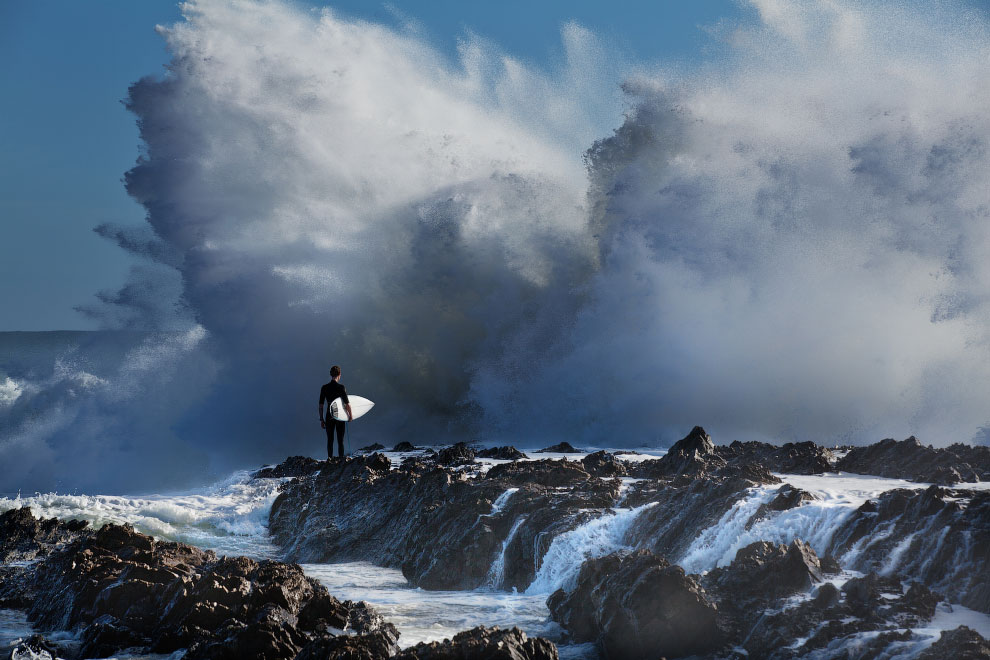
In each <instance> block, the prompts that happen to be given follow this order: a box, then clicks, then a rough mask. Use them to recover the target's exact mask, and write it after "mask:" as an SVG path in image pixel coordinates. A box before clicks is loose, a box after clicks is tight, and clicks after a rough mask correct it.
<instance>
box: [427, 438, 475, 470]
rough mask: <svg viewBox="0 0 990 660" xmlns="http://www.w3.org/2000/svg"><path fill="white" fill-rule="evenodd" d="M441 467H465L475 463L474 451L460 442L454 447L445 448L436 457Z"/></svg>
mask: <svg viewBox="0 0 990 660" xmlns="http://www.w3.org/2000/svg"><path fill="white" fill-rule="evenodd" d="M435 460H436V462H437V464H439V465H465V464H468V463H474V450H473V449H471V448H470V447H468V446H467V444H466V443H463V442H458V443H457V444H455V445H454V446H452V447H445V448H444V449H441V450H440V451H439V452H437V455H436V457H435Z"/></svg>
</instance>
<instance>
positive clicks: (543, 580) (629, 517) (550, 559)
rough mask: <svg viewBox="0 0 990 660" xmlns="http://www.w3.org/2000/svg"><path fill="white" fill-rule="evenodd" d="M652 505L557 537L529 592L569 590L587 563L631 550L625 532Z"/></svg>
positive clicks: (614, 512) (619, 512)
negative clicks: (582, 566)
mask: <svg viewBox="0 0 990 660" xmlns="http://www.w3.org/2000/svg"><path fill="white" fill-rule="evenodd" d="M653 506H656V503H653V502H651V503H649V504H644V505H642V506H638V507H636V508H635V509H613V510H612V513H610V514H608V513H607V514H604V515H601V516H599V517H596V518H594V519H592V520H589V521H588V522H586V523H584V524H583V525H581V526H580V527H577V528H575V529H572V530H571V531H569V532H564V533H563V534H560V535H559V536H557V537H556V538H554V540H553V541H552V542H551V543H550V547H549V548H548V549H547V552H546V554H545V555H543V559H542V561H541V562H540V567H539V569H538V570H537V572H536V577H535V578H534V579H533V582H532V583H531V584H530V585H529V587H528V588H527V589H526V593H527V594H551V593H553V592H554V591H556V590H557V589H568V588H570V587H572V586H573V583H574V581H575V580H577V576H578V572H579V571H580V570H581V564H582V563H583V562H584V561H586V560H588V559H594V558H597V557H604V556H605V555H607V554H610V553H612V552H615V551H617V550H628V549H630V547H629V546H628V545H627V544H626V543H625V537H626V532H627V531H629V527H630V526H631V525H632V524H633V522H635V520H636V518H637V516H639V514H640V513H641V512H642V511H644V510H646V509H649V508H650V507H653Z"/></svg>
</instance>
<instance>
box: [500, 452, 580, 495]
mask: <svg viewBox="0 0 990 660" xmlns="http://www.w3.org/2000/svg"><path fill="white" fill-rule="evenodd" d="M487 477H488V479H501V480H504V481H507V482H509V483H511V484H515V485H521V484H539V485H541V486H548V487H550V488H559V487H562V486H573V485H575V484H579V483H581V482H584V481H587V480H588V479H590V478H591V475H590V474H588V472H587V471H586V470H585V469H584V467H583V466H582V464H581V463H579V462H577V461H569V460H566V459H560V460H557V461H555V460H551V459H543V460H539V461H525V462H523V461H520V462H517V463H502V464H500V465H496V466H494V467H492V469H491V470H489V471H488V475H487Z"/></svg>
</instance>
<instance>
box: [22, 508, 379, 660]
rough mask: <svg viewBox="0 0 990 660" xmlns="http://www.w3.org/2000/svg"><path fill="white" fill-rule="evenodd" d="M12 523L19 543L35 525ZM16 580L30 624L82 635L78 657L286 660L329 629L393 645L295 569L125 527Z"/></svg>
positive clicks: (83, 542) (362, 613)
mask: <svg viewBox="0 0 990 660" xmlns="http://www.w3.org/2000/svg"><path fill="white" fill-rule="evenodd" d="M17 520H19V521H20V524H21V526H22V528H23V532H24V534H25V535H27V534H30V533H31V532H32V530H33V529H35V528H37V527H39V526H38V525H37V524H36V523H37V522H38V521H35V520H27V519H25V518H24V516H23V515H20V516H18V517H17ZM8 522H10V521H8ZM40 527H41V528H42V529H44V528H45V527H46V525H45V524H42V525H40ZM19 578H20V579H21V580H23V581H25V582H27V583H28V584H27V586H26V587H25V592H26V593H29V594H30V595H31V602H30V603H29V604H28V607H27V615H28V619H29V620H30V621H31V623H32V624H33V625H35V626H36V627H38V628H41V629H45V630H80V631H82V634H81V636H80V639H81V644H82V648H81V651H80V653H81V654H82V655H83V656H84V657H105V656H106V655H110V654H113V653H116V652H119V651H120V650H122V649H124V648H129V649H137V651H138V652H140V653H148V652H154V653H171V652H174V651H176V650H179V649H188V651H187V652H186V654H185V656H184V657H186V658H190V660H193V659H196V658H243V657H265V658H272V659H276V658H293V657H295V655H296V654H297V653H298V652H299V651H300V650H301V649H302V647H303V646H305V644H306V643H307V642H308V641H309V639H310V638H311V637H313V636H314V635H317V634H324V633H325V631H326V630H327V629H328V628H332V629H335V630H342V631H349V632H353V633H358V634H376V633H380V634H382V635H385V636H386V637H388V638H389V639H391V640H392V643H393V645H394V642H395V640H396V639H397V637H398V633H397V632H396V630H395V628H394V627H393V626H392V625H391V624H388V623H385V622H384V620H383V619H381V617H380V616H379V615H377V613H375V612H373V611H372V610H370V608H369V607H368V606H367V605H366V604H364V603H351V602H343V603H342V602H340V601H338V600H337V599H335V598H333V597H332V596H330V595H329V594H328V593H327V591H326V588H325V587H323V586H322V585H320V584H319V583H318V582H316V581H315V580H313V579H311V578H308V577H306V576H305V575H304V574H303V572H302V569H300V568H299V566H297V565H295V564H283V563H281V562H276V561H262V562H257V561H254V560H251V559H248V558H245V557H219V558H218V557H217V556H216V554H214V553H213V552H210V551H203V550H199V549H197V548H194V547H192V546H188V545H185V544H181V543H170V542H163V541H156V540H155V539H153V538H151V537H149V536H145V535H144V534H139V533H137V532H135V531H134V529H133V528H131V527H130V526H126V525H124V526H120V525H113V524H109V525H105V526H104V527H102V528H100V529H99V530H88V529H87V530H84V531H82V532H80V533H79V534H78V536H77V537H76V538H75V539H73V540H71V541H70V542H68V543H65V544H64V545H62V546H61V547H59V548H58V549H56V550H54V551H53V552H51V553H50V554H49V555H48V556H47V557H45V558H44V559H42V560H41V561H39V562H37V563H35V564H32V565H31V566H29V567H28V568H27V570H26V572H25V573H24V574H22V575H21V576H19Z"/></svg>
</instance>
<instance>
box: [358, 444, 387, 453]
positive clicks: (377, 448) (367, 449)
mask: <svg viewBox="0 0 990 660" xmlns="http://www.w3.org/2000/svg"><path fill="white" fill-rule="evenodd" d="M383 449H385V445H383V444H381V443H378V442H376V443H375V444H373V445H368V446H367V447H361V448H360V449H358V451H363V452H365V453H368V454H371V453H374V452H376V451H382V450H383Z"/></svg>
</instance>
